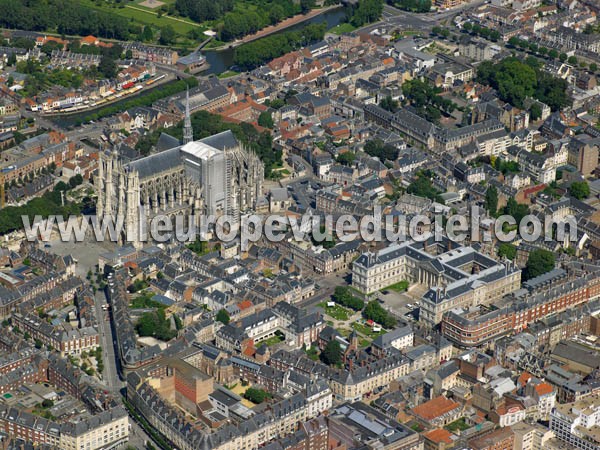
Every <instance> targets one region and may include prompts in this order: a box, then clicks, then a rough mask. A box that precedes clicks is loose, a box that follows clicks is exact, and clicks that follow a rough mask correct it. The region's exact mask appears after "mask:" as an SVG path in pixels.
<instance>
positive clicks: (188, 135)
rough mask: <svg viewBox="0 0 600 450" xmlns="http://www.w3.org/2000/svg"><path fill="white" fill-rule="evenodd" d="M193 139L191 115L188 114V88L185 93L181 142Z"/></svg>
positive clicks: (188, 141)
mask: <svg viewBox="0 0 600 450" xmlns="http://www.w3.org/2000/svg"><path fill="white" fill-rule="evenodd" d="M193 141H194V130H192V117H191V115H190V88H188V90H187V91H186V93H185V119H184V121H183V144H184V145H185V144H188V143H190V142H193Z"/></svg>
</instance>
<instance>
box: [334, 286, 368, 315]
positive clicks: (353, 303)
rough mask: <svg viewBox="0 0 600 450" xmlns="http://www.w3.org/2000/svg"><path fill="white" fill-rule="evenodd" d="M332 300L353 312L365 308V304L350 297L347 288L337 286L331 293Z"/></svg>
mask: <svg viewBox="0 0 600 450" xmlns="http://www.w3.org/2000/svg"><path fill="white" fill-rule="evenodd" d="M332 300H333V301H334V302H336V303H337V304H339V305H342V306H346V307H347V308H350V309H353V310H354V311H360V310H361V309H363V308H364V307H365V302H363V301H362V300H361V299H360V298H358V297H355V296H354V295H352V292H351V291H350V288H349V287H348V286H337V287H336V288H335V291H334V292H333V296H332Z"/></svg>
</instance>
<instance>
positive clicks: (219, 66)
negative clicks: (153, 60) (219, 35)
mask: <svg viewBox="0 0 600 450" xmlns="http://www.w3.org/2000/svg"><path fill="white" fill-rule="evenodd" d="M345 17H346V9H345V8H344V7H340V8H337V9H330V10H329V11H325V12H324V13H323V14H319V15H318V16H315V17H311V18H310V19H308V20H306V21H305V22H301V23H298V24H296V25H293V26H291V27H288V28H285V29H284V30H281V31H278V32H277V33H274V34H279V33H285V32H286V31H293V30H299V29H302V28H303V27H305V26H306V25H308V24H311V23H322V22H327V29H328V30H329V29H330V28H333V27H335V26H336V25H339V24H340V23H342V22H343V21H344V19H345ZM234 52H235V49H234V48H227V49H224V50H204V51H203V52H202V54H203V55H204V56H205V57H206V61H207V62H208V64H210V67H209V68H208V69H207V70H205V71H204V72H202V73H200V74H198V75H213V74H219V73H222V72H225V71H226V70H229V68H230V67H231V66H233V55H234ZM172 82H173V81H171V82H169V83H172ZM162 87H164V85H163V86H161V85H158V86H156V87H153V88H151V89H148V90H144V91H143V93H144V94H145V93H148V92H151V91H154V90H157V89H161V88H162ZM132 98H134V97H132ZM130 99H131V98H126V99H123V100H119V101H118V102H115V103H112V104H111V106H118V105H119V104H121V103H125V102H127V101H129V100H130ZM98 109H100V108H94V109H90V110H85V111H82V112H80V113H72V114H65V115H61V116H54V117H48V119H49V120H51V121H52V122H54V123H55V124H57V125H58V126H60V127H62V128H72V127H73V126H74V125H76V124H77V123H78V122H79V120H80V117H81V116H83V115H88V114H90V113H93V112H94V111H97V110H98Z"/></svg>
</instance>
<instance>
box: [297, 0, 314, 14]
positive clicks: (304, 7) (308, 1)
mask: <svg viewBox="0 0 600 450" xmlns="http://www.w3.org/2000/svg"><path fill="white" fill-rule="evenodd" d="M314 6H315V0H300V10H301V11H302V14H306V13H307V12H309V11H310V10H311V9H312V8H314Z"/></svg>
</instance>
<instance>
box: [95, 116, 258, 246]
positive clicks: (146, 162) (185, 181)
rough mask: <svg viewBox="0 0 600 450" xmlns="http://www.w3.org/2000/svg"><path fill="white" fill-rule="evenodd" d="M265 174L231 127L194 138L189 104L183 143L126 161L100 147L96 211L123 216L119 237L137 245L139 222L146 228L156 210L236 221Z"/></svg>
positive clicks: (171, 214)
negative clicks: (224, 216) (226, 216)
mask: <svg viewBox="0 0 600 450" xmlns="http://www.w3.org/2000/svg"><path fill="white" fill-rule="evenodd" d="M263 179H264V166H263V164H262V162H261V161H260V159H259V158H258V156H257V155H256V154H255V153H254V152H252V151H250V150H248V149H246V148H244V146H243V145H242V144H241V143H240V142H239V141H238V140H237V139H236V137H235V136H234V135H233V133H232V132H231V131H224V132H222V133H219V134H216V135H214V136H209V137H207V138H204V139H201V140H198V141H194V139H193V135H192V127H191V122H190V116H189V109H188V111H186V118H185V122H184V139H183V143H182V144H179V145H174V146H173V147H172V148H168V149H166V150H163V151H160V152H157V153H154V154H151V155H149V156H147V157H144V158H140V159H137V160H134V161H131V162H127V163H125V162H123V161H122V160H121V159H120V158H119V154H118V151H117V149H116V148H115V149H113V151H112V152H110V153H107V152H101V154H100V158H99V162H98V175H97V177H95V186H96V190H97V194H98V201H97V206H96V212H97V215H98V216H99V217H105V216H110V217H113V218H115V219H120V220H122V221H123V224H124V233H123V234H122V235H121V237H120V241H121V242H124V241H125V240H127V241H129V242H132V243H133V244H134V246H136V247H140V246H141V245H142V242H141V240H140V239H141V238H140V235H139V230H140V229H141V225H142V224H141V223H140V222H141V221H145V222H146V223H145V224H144V226H145V227H147V225H148V224H149V223H150V221H151V220H152V219H153V218H154V217H155V216H157V215H161V216H167V217H169V218H172V219H173V218H174V217H176V216H178V215H184V216H191V215H196V216H200V215H205V216H214V217H219V216H222V215H228V216H230V217H231V218H233V220H234V221H239V218H240V215H241V214H243V213H245V212H249V211H252V210H253V209H254V208H255V206H256V203H257V200H258V198H259V197H260V196H261V194H262V183H263ZM117 222H118V220H117Z"/></svg>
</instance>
